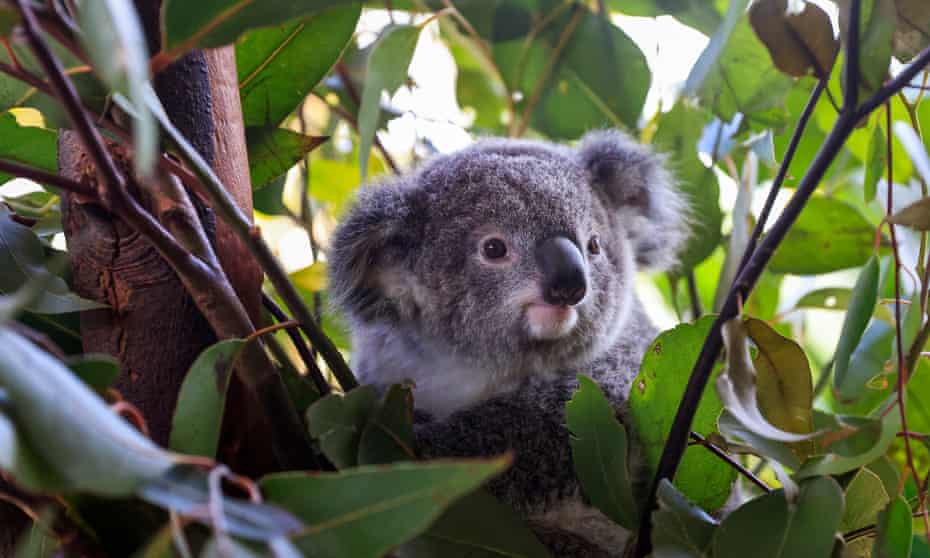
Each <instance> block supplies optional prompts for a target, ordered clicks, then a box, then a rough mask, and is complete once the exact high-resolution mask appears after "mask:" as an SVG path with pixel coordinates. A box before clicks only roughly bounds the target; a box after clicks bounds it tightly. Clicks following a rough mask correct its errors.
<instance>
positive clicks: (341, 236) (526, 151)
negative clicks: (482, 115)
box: [329, 132, 686, 556]
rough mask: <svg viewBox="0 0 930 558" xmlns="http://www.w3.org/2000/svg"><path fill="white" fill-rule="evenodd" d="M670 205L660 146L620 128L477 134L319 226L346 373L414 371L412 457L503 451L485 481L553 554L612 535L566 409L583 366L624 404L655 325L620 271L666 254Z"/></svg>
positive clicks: (679, 204) (678, 205) (682, 230)
mask: <svg viewBox="0 0 930 558" xmlns="http://www.w3.org/2000/svg"><path fill="white" fill-rule="evenodd" d="M683 208H684V203H683V200H682V198H681V196H680V194H679V193H678V192H677V190H676V189H675V187H674V185H673V182H672V180H671V178H670V176H669V175H668V173H667V172H666V170H665V168H664V166H663V161H662V159H661V158H660V157H658V156H656V155H655V154H653V153H652V152H651V151H649V150H648V149H647V148H646V147H644V146H641V145H639V144H637V143H635V142H633V141H632V140H630V139H628V138H627V137H626V136H624V135H622V134H620V133H618V132H596V133H592V134H589V135H588V136H586V138H585V139H584V140H583V141H582V142H581V144H580V147H578V148H577V149H570V148H567V147H560V146H556V145H553V144H548V143H543V142H533V141H518V140H484V141H481V142H479V143H477V144H476V145H474V146H472V147H470V148H467V149H465V150H463V151H461V152H458V153H455V154H452V155H445V156H438V157H436V158H433V159H432V160H430V161H428V162H427V163H425V164H424V165H423V166H422V167H421V168H419V169H418V170H416V171H414V172H413V173H411V174H409V175H407V176H403V177H398V178H394V179H391V180H388V181H387V182H385V183H383V184H380V185H377V186H373V187H370V188H367V189H366V190H365V191H364V192H363V193H362V195H361V196H360V199H359V201H358V203H357V204H356V205H355V207H354V209H353V210H352V211H351V212H350V213H349V214H348V215H347V217H346V219H345V220H344V222H343V224H342V225H341V226H340V228H339V229H338V231H337V233H336V235H335V236H334V238H333V242H332V249H331V252H330V263H329V265H330V271H331V277H332V290H333V294H334V297H335V299H336V300H337V301H338V303H339V304H340V305H341V306H342V307H343V309H345V311H346V313H347V316H348V318H349V321H350V327H351V330H352V338H353V348H354V354H353V365H354V368H355V370H356V371H357V373H358V375H359V378H360V380H361V381H362V382H364V383H372V384H378V385H388V384H391V383H396V382H402V381H404V380H407V379H410V380H413V382H414V384H415V388H414V401H415V406H416V409H417V411H419V412H420V413H418V414H419V415H422V416H427V417H429V418H428V419H426V420H420V421H418V424H417V442H418V445H419V446H420V449H421V451H422V452H423V454H424V455H426V456H429V457H446V456H488V455H496V454H500V453H503V452H505V451H513V452H514V454H515V463H514V466H513V467H512V469H511V470H510V471H508V472H507V473H506V474H505V475H504V476H502V477H501V478H499V479H497V480H495V481H494V482H493V483H492V484H491V489H492V491H493V492H495V494H497V495H498V496H499V497H501V498H502V499H504V500H505V501H506V502H508V503H509V504H511V505H512V506H513V507H514V508H515V509H516V510H517V511H519V512H521V513H522V514H524V516H525V517H527V518H528V519H529V520H530V521H531V522H532V523H533V524H534V527H535V528H536V529H537V532H538V533H540V535H541V538H542V539H543V540H544V542H546V543H547V544H548V545H549V546H550V548H553V549H554V552H556V553H557V555H559V556H595V555H597V554H596V553H594V550H592V549H594V548H601V549H604V548H610V549H611V550H612V551H619V550H620V549H621V548H622V543H621V542H620V541H619V540H618V537H620V536H622V533H620V532H618V530H617V529H615V528H613V526H612V525H611V524H610V523H609V522H608V521H606V518H603V517H602V516H601V515H600V514H599V513H597V512H596V511H595V510H593V509H592V508H589V507H587V506H585V505H584V504H583V502H582V499H581V495H580V491H579V488H578V485H577V481H576V479H575V474H574V470H573V467H572V464H571V450H570V446H569V440H568V432H567V430H566V428H565V425H564V406H565V403H566V402H567V401H568V399H569V398H570V397H571V395H572V393H573V392H574V390H575V389H576V387H577V380H576V374H578V373H584V374H588V375H590V376H591V377H592V378H593V379H594V380H595V381H597V382H598V383H599V384H600V385H601V387H602V388H603V389H604V390H605V392H606V394H607V396H608V398H609V399H610V400H611V402H612V403H613V404H614V405H615V406H617V408H618V410H621V409H622V407H623V404H624V403H625V401H626V398H627V395H628V393H629V389H630V383H631V382H632V380H633V378H635V376H636V373H637V371H638V367H639V362H640V360H641V357H642V354H643V352H644V351H645V349H646V347H647V346H648V345H649V343H650V342H651V341H652V340H653V338H654V337H655V334H656V331H655V329H654V328H653V326H652V324H651V323H650V322H649V319H648V318H647V317H646V315H645V313H644V312H643V309H642V307H641V304H640V302H639V300H638V299H637V298H636V295H635V292H634V288H633V278H634V274H635V273H636V272H637V271H638V270H641V269H664V268H667V267H668V266H670V265H672V264H673V263H674V261H675V257H676V254H677V251H678V249H679V246H680V244H681V243H682V240H683V239H684V238H685V236H686V226H685V222H686V219H685V217H684V209H683ZM565 531H568V532H571V533H575V534H577V535H580V536H581V537H582V542H581V543H580V542H578V540H576V539H577V537H573V536H569V535H568V534H564V532H565ZM553 533H563V534H564V536H562V535H559V534H556V535H553ZM584 541H587V542H584ZM589 542H593V543H594V544H595V545H596V546H589V547H586V546H585V544H588V543H589ZM618 543H619V544H621V546H620V547H618V546H617V544H618ZM603 555H605V556H606V555H609V553H604V554H603Z"/></svg>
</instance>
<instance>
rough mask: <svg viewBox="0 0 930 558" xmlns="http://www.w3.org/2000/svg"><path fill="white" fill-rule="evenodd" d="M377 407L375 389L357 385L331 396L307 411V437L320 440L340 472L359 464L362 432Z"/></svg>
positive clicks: (327, 455)
mask: <svg viewBox="0 0 930 558" xmlns="http://www.w3.org/2000/svg"><path fill="white" fill-rule="evenodd" d="M377 405H378V392H377V391H375V388H374V387H373V386H360V387H357V388H355V389H353V390H351V391H350V392H349V393H347V394H346V395H345V396H342V395H339V394H335V393H331V394H329V395H327V396H326V397H323V398H322V399H320V400H319V401H317V402H316V403H314V404H313V405H311V406H310V408H309V409H307V425H308V428H309V430H310V436H311V437H312V438H314V439H316V440H319V442H320V449H321V450H323V454H324V455H326V457H327V458H328V459H329V460H330V461H332V463H333V465H335V466H336V467H338V468H339V469H346V468H348V467H354V466H355V465H358V447H359V443H360V441H361V438H362V431H363V430H364V429H365V426H366V425H367V424H368V420H369V418H370V417H371V416H372V415H374V413H375V412H376V410H377V409H378V406H377Z"/></svg>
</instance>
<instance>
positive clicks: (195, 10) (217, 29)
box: [162, 0, 344, 59]
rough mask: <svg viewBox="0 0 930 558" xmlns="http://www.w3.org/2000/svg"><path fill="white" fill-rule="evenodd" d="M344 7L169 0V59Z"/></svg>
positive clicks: (331, 2) (321, 0)
mask: <svg viewBox="0 0 930 558" xmlns="http://www.w3.org/2000/svg"><path fill="white" fill-rule="evenodd" d="M340 5H344V2H343V1H342V0H300V1H296V2H295V1H293V0H265V1H263V2H252V1H251V0H208V1H203V2H187V1H185V0H167V1H166V2H165V3H164V5H163V6H162V20H163V26H164V31H163V33H164V36H163V41H162V43H163V46H162V48H163V49H164V51H166V52H167V56H168V58H169V59H174V58H177V57H179V56H180V55H182V54H184V52H186V51H188V50H190V49H193V48H209V47H218V46H223V45H226V44H229V43H232V42H233V41H235V40H236V39H237V38H238V37H239V36H240V35H241V34H243V33H245V32H246V31H248V30H250V29H255V28H259V27H270V26H272V25H281V24H283V23H285V22H287V21H290V20H292V19H295V18H298V17H301V16H307V15H311V14H314V13H316V12H320V11H322V10H325V9H327V8H332V7H335V6H340Z"/></svg>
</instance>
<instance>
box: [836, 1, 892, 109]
mask: <svg viewBox="0 0 930 558" xmlns="http://www.w3.org/2000/svg"><path fill="white" fill-rule="evenodd" d="M837 5H838V6H839V7H840V34H841V36H842V37H843V41H844V42H846V41H848V37H847V36H846V34H847V32H848V30H849V0H837ZM896 22H897V10H896V9H895V0H863V1H862V8H861V12H860V19H859V89H860V91H861V93H860V97H859V99H860V100H862V99H864V98H865V96H866V95H869V94H871V93H873V92H875V91H876V90H877V89H878V88H879V87H881V86H882V84H883V83H884V82H885V77H886V76H887V75H888V66H889V64H890V63H891V45H892V39H893V37H894V30H895V29H894V28H895V23H896ZM844 83H845V80H844Z"/></svg>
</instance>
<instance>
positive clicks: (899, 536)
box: [872, 498, 914, 558]
mask: <svg viewBox="0 0 930 558" xmlns="http://www.w3.org/2000/svg"><path fill="white" fill-rule="evenodd" d="M913 542H914V537H913V523H912V521H911V508H910V506H908V505H907V502H905V501H904V500H903V499H902V498H895V499H894V500H892V501H891V502H890V503H889V504H888V507H887V508H886V509H884V510H882V512H881V513H879V514H878V534H877V535H876V537H875V546H874V548H873V549H872V557H873V558H910V556H911V546H912V544H913Z"/></svg>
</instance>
